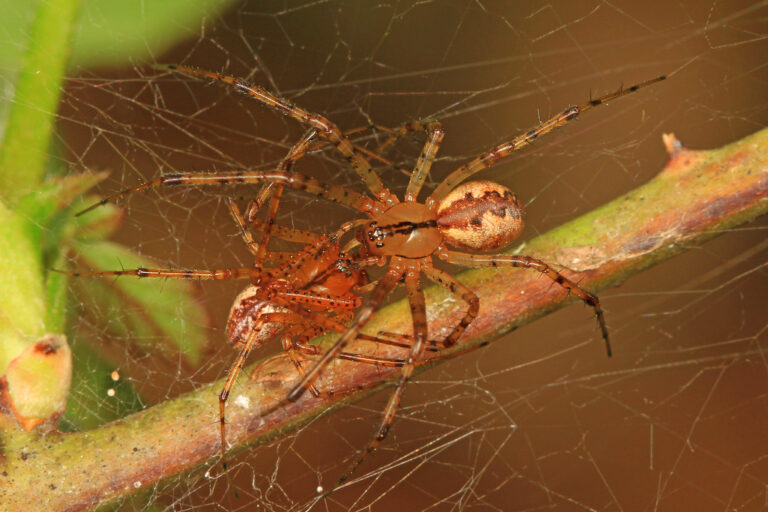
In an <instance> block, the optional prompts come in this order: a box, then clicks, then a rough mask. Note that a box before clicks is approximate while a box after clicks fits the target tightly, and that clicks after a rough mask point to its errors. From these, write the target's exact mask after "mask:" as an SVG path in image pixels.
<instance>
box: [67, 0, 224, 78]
mask: <svg viewBox="0 0 768 512" xmlns="http://www.w3.org/2000/svg"><path fill="white" fill-rule="evenodd" d="M233 3H234V2H233V0H213V1H212V0H165V1H157V0H155V1H145V2H136V1H135V0H88V1H86V2H85V3H84V4H83V9H82V12H81V15H80V19H79V24H78V25H79V26H78V32H77V37H76V38H75V40H74V41H73V48H72V64H73V65H74V66H87V67H94V66H111V67H118V66H125V65H126V64H130V63H135V62H141V61H146V60H154V59H155V58H157V56H158V55H160V54H162V53H163V52H165V51H167V50H168V49H170V48H171V47H172V46H173V45H175V44H178V43H180V42H181V41H184V40H186V39H189V38H192V37H196V36H197V35H198V34H199V33H200V30H201V29H202V25H203V24H204V23H205V21H206V20H208V19H212V18H215V17H216V16H217V15H218V14H219V13H220V12H222V11H223V10H225V9H226V8H227V7H229V6H230V5H232V4H233Z"/></svg>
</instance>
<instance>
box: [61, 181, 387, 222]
mask: <svg viewBox="0 0 768 512" xmlns="http://www.w3.org/2000/svg"><path fill="white" fill-rule="evenodd" d="M255 183H277V184H280V185H283V186H286V187H289V188H292V189H294V190H301V191H303V192H306V193H308V194H311V195H315V196H318V197H323V198H325V199H328V200H329V201H334V202H336V203H339V204H343V205H346V206H349V207H351V208H354V209H356V210H359V211H361V212H370V211H372V210H373V209H374V207H375V204H376V201H373V200H371V199H368V198H367V197H365V196H364V195H362V194H359V193H357V192H355V191H353V190H349V189H347V188H344V187H340V186H337V185H332V184H325V183H322V182H320V181H319V180H316V179H313V178H308V177H306V176H303V175H301V174H296V173H290V172H283V171H227V172H221V173H183V174H166V175H165V176H161V177H160V178H156V179H154V180H152V181H147V182H144V183H142V184H141V185H137V186H135V187H130V188H127V189H124V190H121V191H120V192H118V193H116V194H112V195H111V196H108V197H105V198H104V199H102V200H101V201H99V202H97V203H94V204H92V205H91V206H89V207H88V208H86V209H84V210H81V211H80V212H78V213H77V214H75V216H77V217H79V216H80V215H83V214H85V213H87V212H89V211H91V210H93V209H94V208H98V207H99V206H102V205H105V204H107V203H111V202H113V201H114V200H115V199H117V198H119V197H122V196H125V195H129V194H133V193H134V192H139V191H142V190H148V189H151V188H159V187H171V186H177V187H178V186H203V187H205V186H212V185H233V184H255Z"/></svg>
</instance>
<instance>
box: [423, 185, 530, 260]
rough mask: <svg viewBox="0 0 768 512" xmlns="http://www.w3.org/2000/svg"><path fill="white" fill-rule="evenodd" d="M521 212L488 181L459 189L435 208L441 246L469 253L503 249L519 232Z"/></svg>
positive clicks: (513, 200)
mask: <svg viewBox="0 0 768 512" xmlns="http://www.w3.org/2000/svg"><path fill="white" fill-rule="evenodd" d="M524 215H525V212H524V211H523V206H522V205H521V204H520V202H519V201H518V199H517V197H515V194H513V193H512V191H510V190H509V189H508V188H507V187H504V186H502V185H499V184H498V183H494V182H492V181H470V182H467V183H464V184H462V185H459V186H458V187H456V188H455V189H453V191H451V193H450V194H448V195H447V196H446V197H445V199H443V201H442V202H441V203H440V206H439V207H438V208H437V225H438V227H439V228H440V232H441V233H442V235H443V237H444V239H445V242H446V243H448V244H449V245H452V246H454V247H459V248H461V249H467V250H471V251H492V250H495V249H500V248H502V247H506V246H507V245H509V244H510V243H512V241H513V240H514V239H515V238H517V237H518V235H520V232H521V231H522V230H523V218H524Z"/></svg>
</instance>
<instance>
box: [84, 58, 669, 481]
mask: <svg viewBox="0 0 768 512" xmlns="http://www.w3.org/2000/svg"><path fill="white" fill-rule="evenodd" d="M169 69H171V70H173V71H176V72H180V73H184V74H187V75H191V76H194V77H203V78H209V79H212V80H216V81H219V82H224V83H227V84H230V85H233V86H235V87H236V88H237V89H238V90H239V91H240V92H243V93H245V94H247V95H249V96H251V97H253V98H255V99H257V100H259V101H261V102H262V103H264V104H266V105H268V106H270V107H272V108H273V109H274V110H276V111H278V112H280V113H281V114H283V115H286V116H288V117H292V118H294V119H296V120H298V121H300V122H302V123H304V124H306V125H309V126H310V127H311V128H313V129H314V130H316V131H317V134H318V135H319V136H320V137H322V138H324V139H325V140H327V141H329V142H331V143H332V144H334V145H335V147H336V148H337V149H338V151H339V152H340V153H341V154H342V155H343V156H344V157H345V158H346V159H347V160H348V161H349V162H350V164H351V165H352V167H353V169H354V170H355V171H356V172H357V173H358V175H359V176H360V177H361V178H362V180H363V182H364V183H365V185H366V186H367V187H368V189H369V191H370V192H371V194H372V195H373V197H372V198H371V197H367V196H365V195H363V194H360V193H358V192H355V191H352V190H349V189H347V188H344V187H340V186H336V185H333V184H328V183H321V182H320V181H318V180H315V179H312V178H308V177H305V176H303V175H300V174H296V173H293V172H287V171H285V170H277V171H266V172H255V171H231V172H218V173H215V174H213V173H184V174H171V175H166V176H163V177H161V178H158V179H155V180H153V181H150V182H146V183H144V184H141V185H138V186H136V187H132V188H129V189H126V190H124V191H122V192H119V193H117V194H114V195H112V196H110V197H108V198H106V199H104V200H103V201H101V202H100V203H97V204H95V205H93V206H91V207H90V208H95V207H97V206H99V205H100V204H104V203H107V202H109V201H112V200H114V199H115V198H117V197H120V196H123V195H126V194H130V193H133V192H137V191H140V190H146V189H148V188H153V187H160V186H181V185H184V186H205V185H221V184H238V183H239V184H244V183H245V184H255V183H270V184H277V185H279V186H286V187H290V188H293V189H297V190H302V191H304V192H306V193H308V194H312V195H315V196H318V197H323V198H326V199H329V200H331V201H335V202H337V203H340V204H344V205H346V206H349V207H351V208H354V209H356V210H358V211H360V212H361V213H364V214H366V215H367V217H366V218H365V219H360V220H356V221H352V222H348V223H346V224H345V229H348V230H352V229H356V230H357V231H356V235H355V238H356V240H357V242H358V243H359V244H360V249H359V251H358V253H359V257H358V261H360V262H365V263H364V264H372V263H376V264H381V265H387V270H386V273H385V274H384V276H383V277H382V278H381V279H379V280H378V281H376V282H375V287H374V288H373V290H372V292H371V294H370V296H369V298H368V300H367V302H366V303H365V304H364V305H363V306H362V307H361V308H360V309H358V311H357V313H356V314H355V316H354V318H353V320H352V321H351V323H350V324H349V326H348V328H347V329H346V330H345V332H344V333H343V334H342V335H341V336H340V337H339V338H338V340H337V341H336V342H335V343H334V345H333V346H331V347H330V348H329V349H328V350H327V351H325V352H324V353H323V354H322V355H321V356H320V357H319V358H318V359H317V360H316V362H315V363H314V365H313V366H312V367H311V368H309V369H308V370H307V371H305V372H302V373H303V376H302V379H301V381H300V382H298V383H297V384H296V385H295V386H294V387H293V388H292V389H291V391H290V392H289V394H288V396H287V397H286V399H285V402H292V401H295V400H297V399H298V398H299V397H300V396H301V395H302V394H303V393H304V391H305V390H306V389H308V386H309V385H310V384H311V383H312V382H313V381H314V380H315V379H316V378H317V377H318V375H319V373H320V372H321V371H322V370H323V369H324V368H325V367H326V366H327V365H328V364H329V363H330V362H331V361H332V360H333V359H336V358H338V357H340V355H341V354H342V353H343V350H344V348H345V347H346V346H347V345H348V343H349V342H351V341H352V340H353V339H355V338H356V337H358V335H359V333H360V330H361V329H362V328H363V327H364V326H365V325H366V323H367V322H368V321H369V320H370V318H371V317H372V315H373V313H374V312H376V311H377V310H378V309H379V308H380V307H381V306H382V304H383V302H384V300H385V299H386V298H387V296H389V294H390V293H391V292H392V291H393V290H394V289H395V288H396V287H397V286H398V284H400V283H404V284H405V287H406V290H407V295H408V300H409V303H410V308H411V315H412V323H413V336H412V338H411V339H412V342H411V343H410V347H409V353H408V356H407V357H406V358H405V361H404V362H403V363H402V364H398V366H401V373H400V378H399V381H398V383H397V386H396V388H395V391H394V392H393V394H392V396H391V397H390V399H389V402H388V403H387V406H386V408H385V410H384V414H383V418H382V421H381V424H380V426H379V429H378V432H377V434H376V436H375V437H374V438H373V440H371V441H370V442H369V443H368V445H367V446H366V448H365V449H364V450H363V452H361V454H360V455H359V456H358V458H357V460H356V461H355V462H354V464H352V466H351V467H350V469H349V470H348V471H347V472H346V473H345V474H344V475H343V476H342V477H341V478H340V480H339V483H341V482H343V481H344V480H346V479H347V478H348V477H349V476H350V475H351V474H352V473H353V472H354V470H355V469H356V468H357V467H358V466H359V465H360V464H361V462H362V461H363V460H364V459H365V457H366V456H367V455H368V454H369V453H370V452H372V451H373V450H374V449H375V448H376V447H377V446H378V445H379V444H380V443H381V442H382V441H383V440H384V438H385V437H386V435H387V433H388V431H389V428H390V426H391V424H392V421H393V420H394V417H395V412H396V410H397V407H398V405H399V403H400V400H401V397H402V395H403V392H404V390H405V386H406V384H407V382H408V379H409V377H410V376H411V375H412V373H413V371H414V368H415V367H416V366H417V365H418V364H420V363H421V362H423V361H424V353H425V351H426V350H427V346H428V345H439V346H441V347H450V346H451V345H454V344H455V343H456V341H457V340H458V339H459V337H460V336H461V335H462V333H463V332H464V331H465V330H466V328H467V326H469V324H470V323H471V322H472V320H473V319H474V318H475V317H476V316H477V313H478V310H479V307H480V304H479V299H478V297H477V296H476V295H475V293H474V292H472V291H471V290H470V289H468V288H467V287H466V286H464V285H463V284H461V283H460V282H459V281H457V280H456V279H454V278H453V277H451V276H450V275H449V274H447V273H445V272H443V271H441V270H438V269H436V268H434V267H433V265H432V257H433V256H437V257H438V258H440V259H442V260H444V261H446V262H448V263H453V264H456V265H461V266H467V267H498V266H502V265H508V266H514V267H523V268H530V269H533V270H536V271H537V272H540V273H542V274H544V275H546V276H547V277H549V278H550V279H552V280H553V281H554V282H555V283H557V284H558V285H559V286H561V287H563V288H564V289H565V290H567V291H568V292H570V293H573V294H574V295H576V296H577V297H578V298H579V299H581V300H582V301H584V302H585V303H586V304H588V305H589V306H591V307H592V308H593V309H594V312H595V317H596V318H597V321H598V324H599V326H600V330H601V333H602V337H603V339H604V340H605V346H606V351H607V353H608V355H609V356H610V355H611V349H610V344H609V339H608V330H607V328H606V325H605V320H604V318H603V312H602V309H601V308H600V302H599V300H598V298H597V297H596V296H595V295H593V294H591V293H589V292H588V291H586V290H584V289H582V288H580V287H579V286H578V285H577V284H576V283H574V282H573V281H571V280H569V279H568V278H566V277H565V276H563V275H562V274H560V273H559V272H557V271H556V270H554V269H552V268H551V267H550V266H549V265H547V264H546V263H544V262H542V261H540V260H537V259H535V258H531V257H528V256H517V255H511V254H475V253H476V252H483V251H495V250H499V249H502V248H504V247H506V246H508V245H509V244H510V243H511V242H512V241H513V240H514V239H515V238H517V236H518V235H519V234H520V232H521V230H522V228H523V208H522V205H521V204H520V202H519V201H518V200H517V198H516V197H515V196H514V194H513V193H512V192H511V191H510V190H509V189H507V188H506V187H503V186H502V185H499V184H496V183H492V182H489V181H475V182H467V183H463V184H462V182H463V181H464V180H466V179H468V178H470V177H471V176H472V175H474V174H476V173H477V172H479V171H481V170H482V169H485V168H487V167H490V166H491V165H493V164H495V163H496V162H498V161H499V160H501V159H502V158H504V157H506V156H508V155H509V154H511V153H512V152H514V151H517V150H519V149H520V148H522V147H524V146H526V145H528V144H530V143H531V142H533V141H534V140H536V139H537V138H538V137H540V136H541V135H544V134H546V133H549V132H551V131H552V130H554V129H555V128H558V127H560V126H563V125H565V124H566V123H568V122H569V121H572V120H573V119H575V118H577V117H578V116H579V115H580V114H581V113H583V112H585V111H587V110H589V109H591V108H593V107H595V106H598V105H601V104H603V103H606V102H608V101H610V100H613V99H617V98H619V97H622V96H625V95H627V94H630V93H633V92H635V91H637V90H638V89H640V88H642V87H645V86H648V85H650V84H653V83H655V82H658V81H661V80H663V79H665V77H664V76H661V77H657V78H654V79H652V80H648V81H646V82H642V83H640V84H637V85H633V86H632V87H629V88H627V89H623V88H622V89H620V90H619V91H616V92H614V93H611V94H607V95H605V96H602V97H600V98H597V99H592V100H590V101H588V102H586V103H584V104H582V105H579V106H572V107H568V108H567V109H565V110H564V111H563V112H562V113H560V114H558V115H556V116H554V117H552V118H551V119H548V120H546V121H544V122H543V123H541V124H539V125H538V126H537V127H535V128H533V129H532V130H530V131H528V132H526V133H524V134H522V135H519V136H517V137H515V138H513V139H512V140H510V141H508V142H504V143H502V144H499V145H497V146H496V147H494V148H492V149H490V150H489V151H487V152H485V153H483V154H481V155H480V156H478V157H476V158H474V159H472V160H471V161H470V162H468V163H467V164H465V165H463V166H461V167H459V168H458V169H456V170H455V171H453V172H452V173H450V174H449V175H448V176H447V177H446V178H445V179H443V181H442V182H440V184H438V186H437V187H436V188H435V189H434V190H433V191H432V193H431V194H430V195H429V196H428V197H427V199H426V201H424V202H423V203H421V202H418V200H417V196H418V194H419V192H420V190H421V188H422V185H423V184H424V182H425V180H426V178H427V175H428V173H429V171H430V168H431V166H432V163H433V161H434V159H435V155H436V153H437V150H438V147H439V145H440V142H441V141H442V139H443V135H444V132H443V129H442V127H441V125H440V124H439V123H438V122H416V123H407V124H404V125H403V127H402V128H401V129H400V130H399V131H398V132H405V131H412V130H424V131H425V132H426V134H427V141H426V143H425V145H424V148H423V150H422V152H421V155H420V156H419V158H418V160H417V163H416V165H415V168H414V170H413V172H412V174H411V177H410V180H409V183H408V186H407V188H406V192H405V195H404V198H403V200H402V201H400V200H399V199H398V198H397V197H396V196H395V195H394V194H393V193H392V192H390V191H389V190H388V189H387V188H385V187H384V186H383V184H382V182H381V180H380V179H379V177H378V176H377V175H376V173H375V172H374V171H373V170H372V169H371V166H370V164H369V163H368V161H367V160H366V159H365V158H364V157H363V156H362V155H361V154H360V152H358V151H356V150H355V148H354V146H353V145H352V143H351V142H350V141H349V139H347V138H346V137H345V136H344V134H343V133H342V132H341V130H339V128H338V127H336V126H335V125H334V124H333V123H332V122H330V121H329V120H328V119H326V118H324V117H322V116H320V115H317V114H312V113H310V112H308V111H306V110H304V109H302V108H300V107H298V106H295V105H293V104H291V103H290V102H288V101H286V100H284V99H281V98H279V97H277V96H276V95H274V94H271V93H269V92H267V91H266V90H264V89H262V88H260V87H258V86H255V85H251V84H249V83H247V82H246V81H245V80H243V79H240V78H234V77H230V76H225V75H221V74H219V73H213V72H207V71H201V70H197V69H194V68H189V67H185V66H171V67H169ZM398 132H396V133H398ZM90 208H89V209H90ZM85 211H88V210H85ZM449 246H452V247H455V248H459V249H464V250H467V251H471V252H460V251H456V250H452V249H449ZM349 247H351V246H349ZM421 274H424V275H425V276H426V277H427V278H428V279H429V280H431V281H433V282H435V283H437V284H438V285H439V286H442V287H444V288H446V289H448V290H449V291H450V292H451V293H452V294H454V295H458V296H460V297H461V298H462V300H464V301H465V302H466V303H467V305H468V307H467V310H466V312H465V314H464V316H463V318H462V319H461V321H460V322H459V323H458V324H457V325H456V326H455V328H454V329H453V330H452V332H450V333H449V334H448V335H447V336H446V337H445V338H444V339H443V340H440V341H439V342H431V341H429V339H428V329H427V318H426V307H425V300H424V294H423V291H422V287H421V281H420V277H421ZM267 412H269V411H267ZM267 412H265V413H263V414H266V413H267Z"/></svg>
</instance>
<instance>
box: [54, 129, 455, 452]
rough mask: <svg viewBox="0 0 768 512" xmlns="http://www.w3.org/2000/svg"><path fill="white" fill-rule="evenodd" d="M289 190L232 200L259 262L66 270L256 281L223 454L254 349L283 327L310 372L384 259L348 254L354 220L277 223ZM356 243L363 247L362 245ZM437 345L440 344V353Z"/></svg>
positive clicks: (235, 320) (247, 293) (399, 342)
mask: <svg viewBox="0 0 768 512" xmlns="http://www.w3.org/2000/svg"><path fill="white" fill-rule="evenodd" d="M315 136H316V132H315V131H314V130H311V131H310V132H308V133H307V134H306V135H305V136H304V137H303V138H302V139H301V140H300V141H299V142H298V143H297V144H296V145H294V146H293V147H292V148H291V151H290V152H289V154H288V156H287V157H286V158H285V159H284V160H283V162H282V163H281V165H280V169H281V170H282V171H283V172H286V171H288V170H290V168H291V167H292V166H293V164H294V163H295V162H296V161H297V160H298V159H299V158H301V157H302V156H304V155H305V154H306V152H307V151H308V149H309V148H310V143H311V142H312V140H313V139H314V137H315ZM282 192H283V186H282V185H280V184H274V183H269V184H267V185H266V186H265V187H263V188H262V189H261V190H260V191H259V193H258V194H257V196H256V198H255V199H254V200H252V201H251V202H250V203H249V204H248V207H247V209H246V211H245V213H243V212H241V210H240V208H239V207H238V206H237V204H236V202H235V201H234V200H233V199H231V198H229V197H227V198H226V201H227V206H228V208H229V212H230V214H231V216H232V218H233V220H234V221H235V224H236V225H237V227H238V228H239V230H240V235H241V237H242V238H243V240H244V242H245V244H246V245H247V246H248V248H249V250H250V251H251V253H252V254H253V256H254V265H253V266H252V267H250V268H228V269H213V270H203V269H191V270H178V269H148V268H137V269H123V270H112V271H100V272H66V273H67V274H68V275H71V276H74V277H86V276H88V277H107V276H122V275H134V276H137V277H140V278H177V279H196V280H233V279H249V280H250V282H251V284H250V285H249V286H247V287H246V288H245V289H244V290H243V291H242V292H241V293H240V294H239V295H238V296H237V297H236V299H235V300H234V303H233V305H232V307H231V309H230V313H229V316H228V319H227V323H226V329H225V330H226V335H227V340H228V341H229V343H230V344H231V345H232V346H234V347H236V348H239V349H240V350H239V354H238V356H237V358H236V359H235V361H234V363H233V364H232V366H231V368H230V370H229V372H228V375H227V379H226V381H225V384H224V386H223V388H222V390H221V392H220V394H219V423H220V429H221V432H220V439H221V455H222V459H223V458H224V456H225V453H226V447H227V446H228V444H227V440H226V419H225V418H226V415H225V409H226V403H227V400H228V398H229V395H230V393H231V391H232V387H233V386H234V383H235V381H236V380H237V377H238V375H239V373H240V371H241V370H242V368H243V365H244V364H245V361H246V359H247V358H248V355H249V354H250V352H251V351H252V350H253V349H255V348H258V347H260V346H262V345H263V344H265V343H266V342H267V341H269V340H270V339H272V338H273V337H275V336H276V335H277V334H278V333H279V332H280V331H281V330H282V331H283V333H282V346H283V349H284V350H285V351H286V353H287V354H288V356H289V358H290V360H291V362H292V363H293V365H294V366H295V368H296V370H297V371H298V373H299V375H301V376H303V375H304V373H305V372H304V366H303V365H304V361H303V359H302V355H307V356H318V355H319V354H321V349H320V348H319V347H317V346H316V345H312V344H310V343H309V341H310V340H311V339H312V338H315V337H318V336H320V335H322V334H324V333H326V332H328V331H336V332H339V333H342V332H344V331H345V329H346V327H345V324H346V323H347V322H348V321H349V320H350V319H351V318H352V312H353V311H354V309H355V308H358V307H360V305H361V304H362V298H361V297H360V296H359V294H361V293H364V292H365V291H366V289H369V288H370V284H368V279H367V275H366V274H365V271H364V270H362V268H363V267H365V266H367V265H369V264H371V263H373V262H375V261H376V260H377V258H374V259H372V261H366V260H365V259H363V260H359V259H356V258H354V257H348V256H347V255H346V250H345V249H342V248H341V247H340V246H339V243H338V240H339V239H340V238H341V236H342V235H343V234H344V233H345V232H346V231H348V230H349V229H350V228H351V227H353V225H349V224H348V225H344V226H342V227H341V228H340V229H339V230H338V231H337V232H336V233H335V234H333V235H331V236H326V235H318V234H315V233H311V232H308V231H302V230H299V229H294V228H284V227H281V226H278V225H275V224H274V220H275V217H276V215H277V210H278V204H279V201H280V196H281V195H282ZM267 201H269V206H268V213H267V219H266V220H265V221H259V220H258V219H256V218H255V215H256V213H257V212H258V211H259V210H260V208H261V206H262V205H263V204H264V203H265V202H267ZM81 213H85V212H81ZM78 215H79V214H78ZM249 228H255V229H258V230H260V231H261V239H260V241H259V242H256V240H255V239H254V237H253V235H252V233H251V231H250V229H249ZM272 235H274V236H275V237H277V238H281V239H283V240H287V241H291V242H298V243H304V244H305V246H304V247H303V248H302V249H300V250H298V251H297V252H295V253H293V252H288V253H285V252H268V251H267V245H268V242H269V239H270V237H271V236H272ZM348 245H356V243H355V244H348ZM369 260H371V259H369ZM265 263H278V265H277V266H276V267H274V268H270V269H265V268H263V266H264V264H265ZM358 339H362V340H367V341H371V342H374V343H381V344H386V345H391V346H395V347H400V348H410V337H409V336H407V335H402V334H397V333H389V332H380V333H379V334H378V336H369V335H364V334H360V335H358ZM435 343H436V344H435V346H439V342H435ZM436 350H437V349H436V348H435V347H432V351H436ZM466 351H467V350H464V351H461V353H464V352H466ZM454 356H455V355H454V354H450V355H437V356H433V357H431V358H429V359H428V360H425V361H424V364H427V363H432V362H434V361H437V360H440V359H444V358H446V357H454ZM338 358H339V359H344V360H347V361H354V362H358V363H365V364H372V365H376V366H389V367H399V366H402V365H404V364H405V360H404V359H396V358H394V359H393V358H385V357H378V356H373V355H365V354H357V353H348V352H343V351H342V352H340V353H339V354H338ZM307 390H308V391H310V392H311V393H312V395H313V396H315V397H319V396H321V395H323V394H325V395H331V394H334V393H335V391H326V392H324V393H321V392H320V391H319V390H318V389H317V387H316V386H315V385H314V384H313V383H311V382H310V383H308V384H307Z"/></svg>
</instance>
